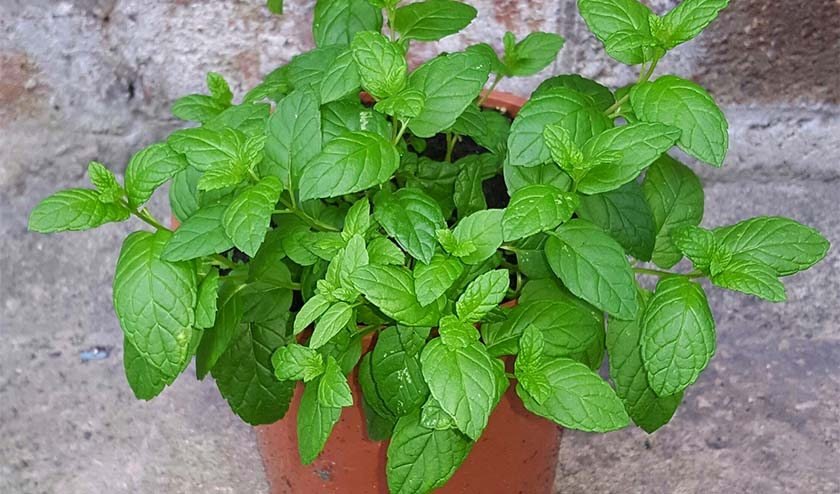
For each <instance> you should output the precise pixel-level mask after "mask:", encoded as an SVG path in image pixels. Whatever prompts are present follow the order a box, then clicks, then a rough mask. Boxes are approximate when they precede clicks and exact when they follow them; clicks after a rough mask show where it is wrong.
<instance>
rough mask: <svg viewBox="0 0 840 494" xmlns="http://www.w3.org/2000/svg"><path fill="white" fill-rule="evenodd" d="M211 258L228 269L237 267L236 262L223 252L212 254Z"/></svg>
mask: <svg viewBox="0 0 840 494" xmlns="http://www.w3.org/2000/svg"><path fill="white" fill-rule="evenodd" d="M210 259H211V261H212V262H214V263H215V264H218V265H219V266H222V267H224V268H227V269H235V268H236V263H235V262H233V261H231V260H230V259H228V258H227V257H225V256H223V255H221V254H213V255H212V256H210Z"/></svg>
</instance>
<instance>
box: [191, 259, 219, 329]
mask: <svg viewBox="0 0 840 494" xmlns="http://www.w3.org/2000/svg"><path fill="white" fill-rule="evenodd" d="M218 297H219V270H218V269H217V268H211V269H210V272H209V273H207V276H205V277H204V279H203V280H201V283H200V284H199V285H198V302H196V304H195V327H196V328H199V329H206V328H212V327H213V324H214V323H215V322H216V299H218Z"/></svg>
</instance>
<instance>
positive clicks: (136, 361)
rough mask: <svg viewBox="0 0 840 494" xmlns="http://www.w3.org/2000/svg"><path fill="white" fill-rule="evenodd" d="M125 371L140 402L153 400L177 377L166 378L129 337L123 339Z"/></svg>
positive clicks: (129, 383)
mask: <svg viewBox="0 0 840 494" xmlns="http://www.w3.org/2000/svg"><path fill="white" fill-rule="evenodd" d="M123 369H124V371H125V377H126V380H127V381H128V385H129V387H130V388H131V391H132V392H133V393H134V396H135V397H136V398H137V399H140V400H151V399H152V398H154V397H155V396H157V395H159V394H160V392H161V391H163V389H164V388H166V386H168V385H170V384H172V382H174V381H175V377H177V376H166V375H165V374H164V373H162V372H161V370H160V369H158V368H157V367H155V366H154V365H153V364H152V363H151V362H149V361H147V360H146V359H145V358H143V356H142V355H141V354H140V352H139V351H138V350H137V347H135V346H134V343H132V341H131V340H129V339H128V337H125V336H124V337H123Z"/></svg>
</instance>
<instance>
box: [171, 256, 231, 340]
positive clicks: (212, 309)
mask: <svg viewBox="0 0 840 494" xmlns="http://www.w3.org/2000/svg"><path fill="white" fill-rule="evenodd" d="M170 241H171V240H170ZM218 297H219V270H218V269H216V268H211V269H210V272H209V273H207V276H205V277H204V279H203V280H201V283H200V284H199V285H198V301H197V302H196V304H195V327H196V328H198V329H207V328H212V327H213V324H214V323H215V322H216V299H218Z"/></svg>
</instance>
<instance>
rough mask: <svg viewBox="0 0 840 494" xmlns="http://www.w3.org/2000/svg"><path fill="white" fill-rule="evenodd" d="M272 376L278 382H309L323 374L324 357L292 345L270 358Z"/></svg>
mask: <svg viewBox="0 0 840 494" xmlns="http://www.w3.org/2000/svg"><path fill="white" fill-rule="evenodd" d="M271 365H272V366H274V376H275V377H277V379H278V380H280V381H301V380H302V381H304V382H309V381H311V380H313V379H315V378H316V377H318V376H320V375H321V374H323V373H324V369H325V367H324V357H323V356H322V355H321V354H320V353H318V352H316V351H315V350H313V349H311V348H308V347H305V346H303V345H298V344H297V343H292V344H290V345H288V346H281V347H280V348H278V349H277V351H276V352H274V355H272V356H271Z"/></svg>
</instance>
